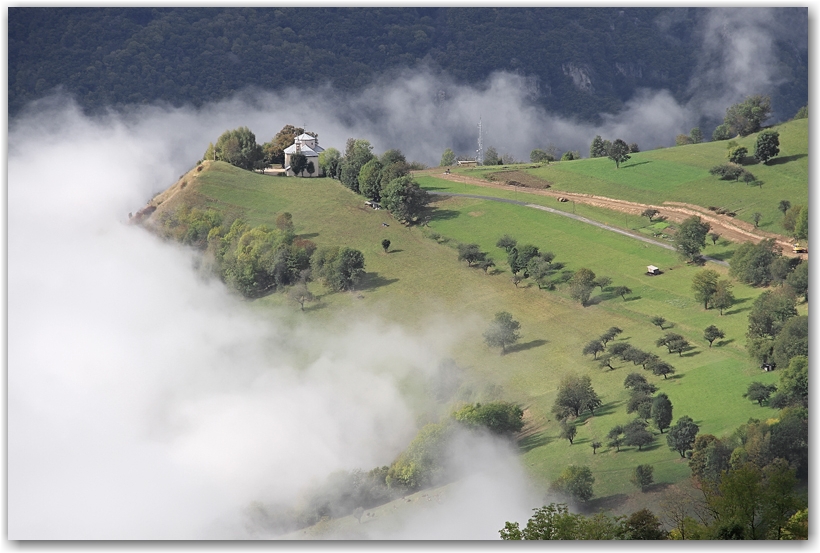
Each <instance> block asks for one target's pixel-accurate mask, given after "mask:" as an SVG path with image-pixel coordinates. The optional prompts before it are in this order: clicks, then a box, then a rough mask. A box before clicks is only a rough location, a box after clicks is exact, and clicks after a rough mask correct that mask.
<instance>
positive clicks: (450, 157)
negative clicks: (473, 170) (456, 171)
mask: <svg viewBox="0 0 820 553" xmlns="http://www.w3.org/2000/svg"><path fill="white" fill-rule="evenodd" d="M455 164H456V154H455V153H453V150H451V149H450V148H447V149H446V150H444V153H443V154H441V162H440V163H439V166H440V167H450V166H451V165H455Z"/></svg>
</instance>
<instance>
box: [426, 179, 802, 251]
mask: <svg viewBox="0 0 820 553" xmlns="http://www.w3.org/2000/svg"><path fill="white" fill-rule="evenodd" d="M419 174H425V175H429V176H431V177H436V178H439V179H444V180H449V181H453V182H463V183H465V184H472V185H475V186H483V187H485V188H496V189H499V190H511V189H514V187H513V186H511V185H509V184H504V183H499V182H490V181H486V180H484V179H480V178H475V177H469V176H466V175H461V174H456V173H449V174H448V173H443V172H442V171H441V170H440V169H436V170H429V169H428V170H425V171H419ZM515 190H517V191H518V192H521V193H523V194H534V195H539V196H549V197H553V198H556V200H557V199H558V198H559V197H563V198H567V199H568V200H570V201H573V202H577V203H579V204H585V205H591V206H595V207H603V208H606V209H611V210H614V211H620V212H622V213H628V214H630V215H638V216H640V215H641V213H643V212H644V210H646V209H649V208H653V209H657V210H658V211H659V212H660V215H662V216H664V217H666V219H667V220H668V221H673V222H676V223H680V222H682V221H683V220H684V219H687V218H688V217H691V216H692V215H697V216H698V217H700V218H701V219H702V220H704V221H706V222H708V223H709V224H710V225H711V226H712V232H717V233H718V234H720V235H721V237H723V238H725V239H727V240H731V241H732V242H754V243H755V244H756V243H758V242H760V241H761V240H763V239H765V238H774V239H775V241H776V242H777V245H778V246H780V247H781V248H782V249H783V254H784V255H788V256H800V254H794V253H792V243H791V242H789V241H788V239H786V238H784V237H783V236H780V235H778V234H774V233H771V232H766V231H763V230H760V229H756V228H754V225H752V224H750V223H747V222H745V221H738V220H736V219H733V218H732V217H729V216H728V215H718V214H716V213H713V212H711V211H709V210H708V209H706V208H705V207H701V206H697V205H692V204H686V203H682V202H664V203H663V205H651V204H642V203H637V202H628V201H626V200H616V199H614V198H607V197H604V196H595V195H592V194H581V193H577V192H561V191H553V190H542V189H536V188H524V187H518V188H515ZM613 228H614V227H613ZM804 255H806V254H804Z"/></svg>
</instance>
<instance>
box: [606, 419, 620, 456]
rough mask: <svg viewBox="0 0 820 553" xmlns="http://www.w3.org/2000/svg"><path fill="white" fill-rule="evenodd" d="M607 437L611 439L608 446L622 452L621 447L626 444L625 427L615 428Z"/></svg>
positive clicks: (618, 426)
mask: <svg viewBox="0 0 820 553" xmlns="http://www.w3.org/2000/svg"><path fill="white" fill-rule="evenodd" d="M606 437H607V438H608V439H609V442H607V445H609V447H614V448H615V451H616V452H619V451H621V446H622V445H623V443H624V427H623V425H621V424H619V425H617V426H615V427H613V428H612V429H611V430H610V431H609V433H608V434H607V435H606Z"/></svg>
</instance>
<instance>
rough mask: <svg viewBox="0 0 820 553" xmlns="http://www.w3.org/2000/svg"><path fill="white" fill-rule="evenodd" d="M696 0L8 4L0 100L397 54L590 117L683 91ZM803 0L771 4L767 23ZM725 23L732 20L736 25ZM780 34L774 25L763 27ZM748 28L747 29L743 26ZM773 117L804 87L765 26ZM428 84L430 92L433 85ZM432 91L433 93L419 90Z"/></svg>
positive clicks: (98, 96)
mask: <svg viewBox="0 0 820 553" xmlns="http://www.w3.org/2000/svg"><path fill="white" fill-rule="evenodd" d="M706 13H707V12H706V10H703V9H689V8H675V9H660V8H550V9H543V8H528V9H527V8H504V9H499V8H480V9H479V8H312V9H302V8H275V9H274V8H258V9H257V8H241V9H239V8H236V9H225V8H157V7H145V8H118V7H107V8H9V19H8V29H9V39H8V46H9V56H8V60H9V62H8V63H9V68H8V80H9V89H8V90H9V114H10V115H11V116H14V115H15V114H16V113H18V112H19V111H20V110H21V109H22V107H23V106H24V105H25V104H26V103H27V102H29V101H31V100H34V99H37V98H40V97H43V96H44V95H46V94H48V93H49V92H51V91H53V90H54V89H61V90H63V91H66V92H68V93H70V94H72V95H73V96H75V97H76V99H77V102H78V103H79V104H80V105H81V106H82V108H83V109H85V110H87V111H89V112H93V111H96V110H100V109H104V108H105V107H107V106H113V107H115V108H122V107H123V106H126V105H133V104H145V103H154V102H165V103H168V104H171V105H175V106H180V105H184V104H192V105H194V106H201V105H202V104H203V103H205V102H210V101H214V100H219V99H223V98H226V97H228V96H230V95H231V94H234V93H236V92H239V91H242V90H245V89H248V88H260V89H265V90H277V89H282V88H286V87H292V86H299V87H311V86H319V85H322V84H325V83H330V84H332V85H333V86H334V87H336V88H338V89H341V90H356V89H360V88H361V87H363V86H366V85H368V84H370V83H372V82H374V80H375V79H376V78H378V77H379V76H380V75H383V74H385V73H386V72H389V71H391V70H395V69H399V68H405V67H411V68H413V67H419V66H425V67H429V68H430V69H432V70H433V71H440V72H443V73H446V74H447V75H449V76H450V77H452V78H454V79H455V80H456V82H459V83H469V84H481V83H483V82H484V81H485V79H486V78H487V76H488V75H490V74H491V73H492V72H494V71H499V70H504V71H510V72H515V73H518V74H521V75H523V76H525V77H526V79H527V83H528V84H527V86H528V89H529V90H528V92H529V93H530V96H531V97H532V99H533V101H534V102H536V103H537V104H540V105H542V106H543V107H545V108H547V109H548V110H549V111H551V112H554V113H558V114H563V115H567V116H574V117H578V118H581V119H586V120H595V119H596V118H597V117H599V114H600V113H602V112H606V113H616V112H617V111H618V110H619V109H620V108H621V107H622V105H623V103H624V102H625V101H627V100H628V99H630V98H631V97H633V95H634V94H635V92H636V90H638V89H639V88H645V87H648V88H656V89H659V88H663V89H667V90H669V91H670V92H671V93H672V94H673V95H674V96H675V97H676V99H678V100H679V101H684V100H686V99H688V98H690V97H691V96H692V94H693V93H694V92H695V91H693V90H692V88H691V82H692V81H691V78H692V75H693V73H694V72H696V71H698V70H699V67H700V66H699V64H700V63H701V61H702V57H703V56H702V52H701V50H700V44H701V42H702V39H703V37H702V36H701V34H702V32H701V31H702V28H703V22H704V18H705V17H706ZM807 15H808V14H807V10H805V9H804V8H802V9H792V10H778V11H777V13H776V18H777V19H778V20H777V21H773V22H772V25H775V24H776V25H779V27H778V28H780V29H781V30H782V29H784V28H789V27H790V26H791V25H792V24H794V26H792V28H797V29H801V28H807V26H808V24H807ZM726 32H745V29H744V28H737V29H729V30H728V31H726ZM776 34H777V35H787V33H776ZM750 38H751V37H750ZM775 42H776V43H775V46H774V55H775V57H776V58H777V59H775V60H769V62H770V63H774V64H776V65H777V66H778V67H780V68H781V70H782V71H781V74H782V75H785V76H786V78H783V79H781V80H780V81H779V84H778V83H774V84H773V89H772V90H770V91H765V92H768V93H770V94H771V96H772V99H773V104H774V105H775V106H776V113H774V114H773V115H774V117H775V119H778V118H781V119H782V118H785V117H790V116H791V115H793V114H794V113H795V112H796V111H797V109H798V108H800V107H801V106H803V105H805V104H806V103H807V99H808V88H807V87H808V85H807V83H808V78H807V74H808V53H807V41H806V40H804V39H803V38H801V33H795V34H793V35H792V36H789V38H788V39H785V40H776V41H775ZM446 93H447V91H446V90H442V91H440V92H439V94H440V95H446ZM431 100H433V99H431Z"/></svg>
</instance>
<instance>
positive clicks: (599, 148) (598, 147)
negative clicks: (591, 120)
mask: <svg viewBox="0 0 820 553" xmlns="http://www.w3.org/2000/svg"><path fill="white" fill-rule="evenodd" d="M606 155H607V148H606V144H605V143H604V139H603V138H601V136H600V135H596V136H595V138H593V139H592V144H591V145H590V146H589V157H605V156H606Z"/></svg>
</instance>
